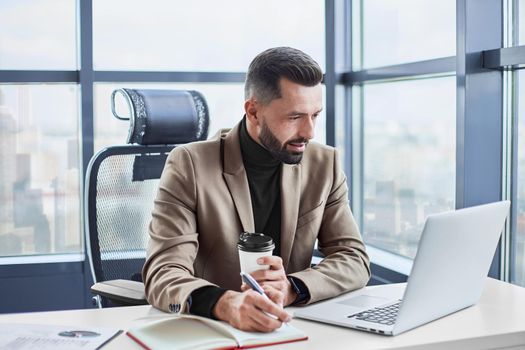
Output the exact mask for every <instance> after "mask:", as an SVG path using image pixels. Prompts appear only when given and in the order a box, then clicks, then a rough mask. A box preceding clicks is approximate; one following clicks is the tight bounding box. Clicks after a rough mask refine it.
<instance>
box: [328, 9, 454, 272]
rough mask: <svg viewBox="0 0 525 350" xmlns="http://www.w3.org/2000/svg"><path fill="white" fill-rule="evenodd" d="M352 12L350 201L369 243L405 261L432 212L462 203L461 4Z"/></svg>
mask: <svg viewBox="0 0 525 350" xmlns="http://www.w3.org/2000/svg"><path fill="white" fill-rule="evenodd" d="M352 12H353V17H352V18H353V27H352V37H353V39H354V40H353V45H352V59H353V61H352V69H353V71H352V72H351V74H350V75H349V85H350V88H351V93H349V94H347V96H351V108H352V110H351V115H352V117H351V127H350V128H348V127H347V128H345V130H346V132H351V134H352V141H351V144H349V143H348V142H346V146H344V148H346V154H347V157H348V158H350V159H351V165H350V166H347V169H351V170H350V171H351V173H352V195H351V197H352V209H353V211H354V214H355V216H356V218H357V220H358V224H359V226H360V228H361V231H362V234H363V238H364V240H365V243H366V244H367V245H368V246H371V247H375V248H378V249H379V250H381V251H386V252H389V253H391V254H394V255H398V256H402V257H403V258H401V259H400V260H399V261H400V264H399V265H403V264H405V261H406V260H405V259H404V258H410V259H412V258H413V257H414V256H415V253H416V250H417V245H418V242H419V238H420V235H421V232H422V228H423V224H424V222H425V219H426V217H427V216H428V215H430V214H433V213H438V212H442V211H447V210H452V209H454V208H455V195H456V189H455V185H456V184H455V182H456V171H455V170H456V142H455V140H456V79H455V76H454V69H455V64H450V62H451V60H450V59H449V58H448V57H449V56H454V55H455V51H456V30H455V23H456V2H455V1H449V0H447V1H440V2H435V1H427V0H424V1H397V0H395V1H379V0H371V1H368V0H367V1H360V0H354V1H353V2H352ZM431 59H432V60H433V62H432V63H430V64H429V63H425V60H431ZM447 62H448V63H447ZM376 67H377V69H376ZM436 67H438V68H436ZM427 72H428V73H427ZM339 145H340V143H339V142H338V146H339ZM339 147H340V146H339ZM349 147H350V148H351V149H350V150H349V149H348V148H349ZM394 260H395V259H394ZM389 261H392V260H389ZM375 263H379V264H381V262H378V261H375ZM388 267H389V268H394V269H395V267H394V266H388ZM399 272H403V273H406V272H405V271H404V270H403V271H401V270H399Z"/></svg>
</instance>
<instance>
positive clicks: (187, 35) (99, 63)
mask: <svg viewBox="0 0 525 350" xmlns="http://www.w3.org/2000/svg"><path fill="white" fill-rule="evenodd" d="M324 32H325V31H324V1H318V0H287V1H281V0H251V1H244V0H225V1H214V0H193V1H185V2H179V1H172V0H152V1H148V2H144V1H141V0H112V1H105V0H95V1H94V2H93V61H94V68H95V69H99V70H108V69H109V70H147V71H150V70H175V71H229V72H232V71H234V72H235V71H238V72H244V71H246V70H247V67H248V65H249V63H250V61H251V60H252V59H253V57H255V55H256V54H258V53H259V52H261V51H263V50H265V49H267V48H269V47H273V46H293V47H296V48H298V49H301V50H303V51H305V52H307V53H309V54H310V55H312V57H314V58H315V59H316V60H318V62H319V64H320V65H321V67H324V52H325V46H324Z"/></svg>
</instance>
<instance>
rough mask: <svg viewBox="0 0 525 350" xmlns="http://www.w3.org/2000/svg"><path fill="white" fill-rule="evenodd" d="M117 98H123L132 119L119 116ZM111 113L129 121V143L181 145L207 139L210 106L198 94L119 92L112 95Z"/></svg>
mask: <svg viewBox="0 0 525 350" xmlns="http://www.w3.org/2000/svg"><path fill="white" fill-rule="evenodd" d="M118 95H122V96H123V97H124V99H125V101H126V104H127V106H128V108H129V111H130V113H129V117H122V116H120V115H118V114H117V111H116V108H115V99H116V98H117V96H118ZM111 111H112V112H113V115H114V116H115V117H116V118H118V119H121V120H129V121H130V125H129V132H128V139H127V142H128V143H138V144H140V145H161V144H181V143H188V142H193V141H201V140H205V139H206V138H207V137H208V125H209V111H208V105H207V104H206V100H205V99H204V96H202V94H201V93H199V92H197V91H193V90H139V89H118V90H115V91H113V93H112V94H111Z"/></svg>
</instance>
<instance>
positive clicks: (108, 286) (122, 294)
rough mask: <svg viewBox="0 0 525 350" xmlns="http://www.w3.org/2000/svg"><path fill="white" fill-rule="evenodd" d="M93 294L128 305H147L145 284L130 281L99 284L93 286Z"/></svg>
mask: <svg viewBox="0 0 525 350" xmlns="http://www.w3.org/2000/svg"><path fill="white" fill-rule="evenodd" d="M91 293H93V294H98V295H100V296H103V297H105V298H108V299H110V300H115V301H117V302H119V303H123V304H127V305H147V304H148V301H147V300H146V294H145V293H144V283H142V282H136V281H130V280H111V281H104V282H98V283H95V284H94V285H92V286H91Z"/></svg>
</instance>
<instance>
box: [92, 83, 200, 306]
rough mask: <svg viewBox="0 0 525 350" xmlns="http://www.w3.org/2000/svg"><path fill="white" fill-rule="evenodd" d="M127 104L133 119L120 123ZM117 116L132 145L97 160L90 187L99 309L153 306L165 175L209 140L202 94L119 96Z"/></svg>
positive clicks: (134, 92) (161, 92)
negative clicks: (149, 285) (148, 265)
mask: <svg viewBox="0 0 525 350" xmlns="http://www.w3.org/2000/svg"><path fill="white" fill-rule="evenodd" d="M117 96H122V97H123V98H124V100H125V102H126V104H127V107H128V109H129V111H130V113H129V115H130V117H129V118H126V117H122V116H120V115H118V113H117V111H116V108H115V99H116V98H117ZM111 109H112V113H113V115H114V116H115V117H116V118H117V119H120V120H129V132H128V137H127V143H128V144H127V145H120V146H112V147H108V148H105V149H103V150H102V151H100V152H98V153H97V154H96V155H95V156H93V158H92V159H91V161H90V163H89V166H88V169H87V176H86V186H85V206H84V208H85V220H84V222H85V232H86V247H87V250H88V257H89V262H90V266H91V272H92V275H93V279H94V282H95V284H94V285H93V286H92V287H91V291H92V293H94V294H96V296H95V297H94V298H93V299H94V303H96V304H97V305H98V306H99V307H107V306H121V305H141V304H147V301H146V297H145V294H144V284H143V283H142V277H141V270H142V266H143V265H144V261H145V257H146V245H147V241H148V225H149V222H150V220H151V211H152V209H153V201H154V199H155V196H156V193H157V188H158V183H159V179H160V175H161V173H162V169H163V167H164V163H165V161H166V158H167V156H168V153H169V152H170V151H171V150H172V149H173V148H174V147H176V146H177V145H180V144H184V143H188V142H193V141H200V140H205V139H206V138H207V136H208V125H209V112H208V106H207V104H206V100H205V99H204V97H203V96H202V95H201V94H200V93H199V92H197V91H185V90H134V89H118V90H115V91H113V93H112V95H111Z"/></svg>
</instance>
